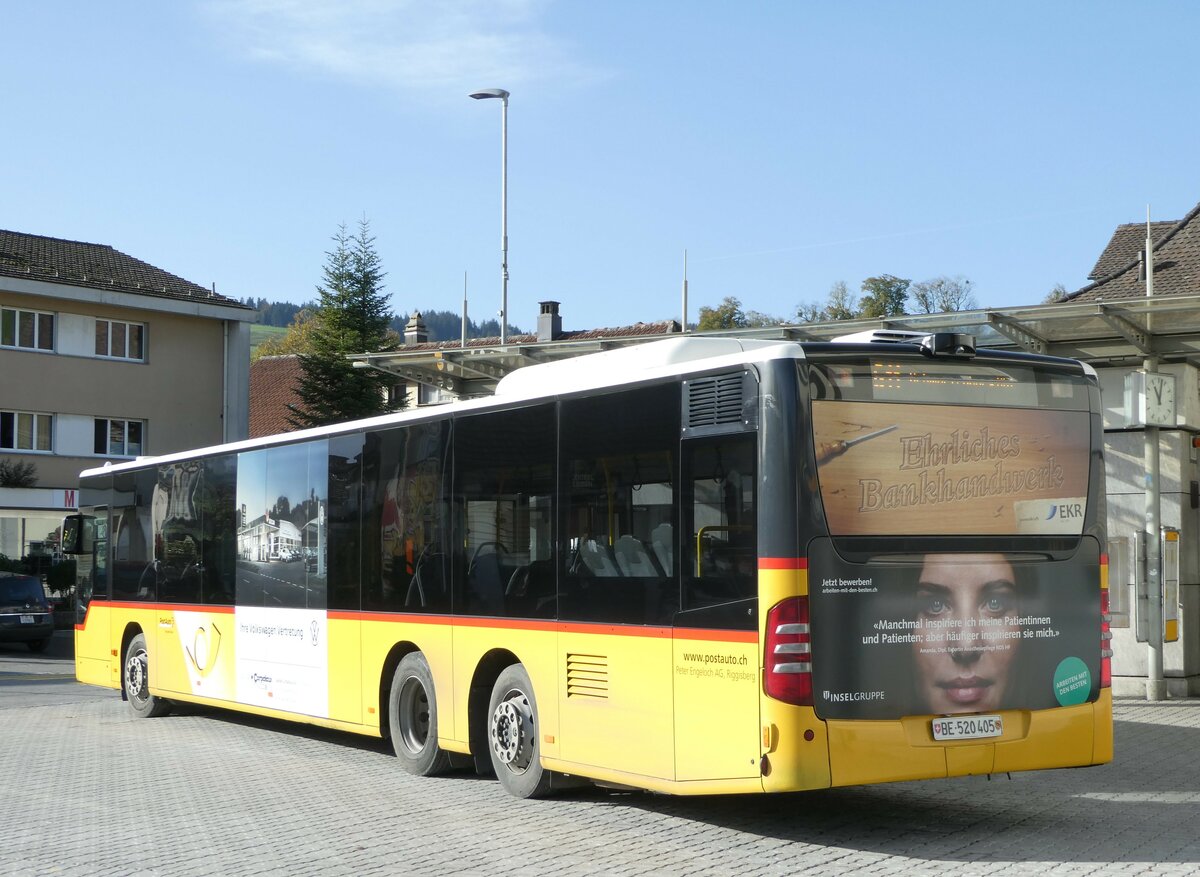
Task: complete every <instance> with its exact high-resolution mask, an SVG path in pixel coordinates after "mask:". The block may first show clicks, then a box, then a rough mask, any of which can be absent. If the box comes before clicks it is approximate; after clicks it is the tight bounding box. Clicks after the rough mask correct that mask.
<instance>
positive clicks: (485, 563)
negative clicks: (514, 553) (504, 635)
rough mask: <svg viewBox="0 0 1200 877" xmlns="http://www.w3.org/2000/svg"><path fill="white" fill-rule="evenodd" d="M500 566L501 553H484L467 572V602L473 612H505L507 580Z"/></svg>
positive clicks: (500, 613) (494, 613)
mask: <svg viewBox="0 0 1200 877" xmlns="http://www.w3.org/2000/svg"><path fill="white" fill-rule="evenodd" d="M503 573H504V571H503V570H502V569H501V567H500V555H499V554H497V553H496V552H494V551H493V552H491V553H489V554H483V555H481V556H479V557H477V558H476V559H475V562H474V563H472V564H471V569H470V570H469V572H468V573H467V602H468V605H469V606H470V609H471V611H472V612H481V613H483V614H484V615H503V614H504V588H505V585H506V584H507V582H506V581H505V578H504V574H503Z"/></svg>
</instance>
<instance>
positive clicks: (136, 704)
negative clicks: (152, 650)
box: [121, 633, 171, 719]
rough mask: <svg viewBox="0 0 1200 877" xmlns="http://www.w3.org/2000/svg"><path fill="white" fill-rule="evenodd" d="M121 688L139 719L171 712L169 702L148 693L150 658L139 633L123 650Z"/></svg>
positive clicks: (144, 641)
mask: <svg viewBox="0 0 1200 877" xmlns="http://www.w3.org/2000/svg"><path fill="white" fill-rule="evenodd" d="M121 687H122V689H123V690H124V692H125V699H126V700H128V701H129V706H130V708H132V709H133V714H134V715H135V716H137V717H138V718H139V719H153V718H157V717H158V716H165V715H166V714H167V713H169V712H170V711H171V702H170V701H169V700H166V699H165V698H161V697H157V696H156V695H153V694H151V693H150V657H149V653H148V652H147V651H146V637H145V635H144V634H140V633H139V634H138V635H137V636H135V637H134V638H133V639H131V640H130V641H129V647H128V648H127V649H125V663H124V665H123V667H122V670H121Z"/></svg>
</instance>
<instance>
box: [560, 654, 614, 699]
mask: <svg viewBox="0 0 1200 877" xmlns="http://www.w3.org/2000/svg"><path fill="white" fill-rule="evenodd" d="M567 697H595V698H602V699H607V698H608V658H607V657H606V656H603V655H574V654H571V653H570V652H568V653H567Z"/></svg>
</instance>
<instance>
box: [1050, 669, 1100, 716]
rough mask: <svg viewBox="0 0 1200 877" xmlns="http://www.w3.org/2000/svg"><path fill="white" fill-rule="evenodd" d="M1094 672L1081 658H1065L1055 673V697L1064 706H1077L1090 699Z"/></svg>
mask: <svg viewBox="0 0 1200 877" xmlns="http://www.w3.org/2000/svg"><path fill="white" fill-rule="evenodd" d="M1091 690H1092V672H1091V671H1090V670H1088V666H1087V664H1085V663H1083V661H1081V660H1080V659H1079V658H1064V659H1063V660H1062V661H1060V662H1059V665H1058V667H1057V669H1055V671H1054V696H1055V698H1057V699H1058V702H1059V703H1060V704H1061V705H1062V706H1075V705H1076V704H1080V703H1084V702H1085V701H1087V699H1088V693H1089V692H1091Z"/></svg>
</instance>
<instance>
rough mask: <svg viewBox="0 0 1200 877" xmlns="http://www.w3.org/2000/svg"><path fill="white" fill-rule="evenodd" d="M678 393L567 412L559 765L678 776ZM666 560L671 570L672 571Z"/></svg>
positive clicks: (629, 395) (601, 400)
mask: <svg viewBox="0 0 1200 877" xmlns="http://www.w3.org/2000/svg"><path fill="white" fill-rule="evenodd" d="M678 412H679V385H678V384H671V385H665V386H656V387H649V388H642V389H636V390H629V391H625V392H621V393H614V394H611V395H607V396H600V397H589V398H587V399H579V400H569V401H565V402H564V403H563V405H562V418H561V433H560V435H561V439H560V440H561V442H562V445H561V456H562V461H563V471H562V473H561V474H560V479H561V483H562V484H563V488H562V490H561V496H562V497H563V506H564V508H563V517H562V519H563V521H564V524H563V528H564V529H563V538H562V539H561V540H560V541H561V542H562V543H563V544H564V547H565V548H566V551H565V555H566V557H565V558H564V562H563V564H562V578H561V580H560V587H559V618H560V619H561V621H562V623H561V624H560V627H559V631H560V632H559V641H558V650H559V668H560V670H559V672H560V673H561V674H563V675H561V676H560V682H559V708H560V717H561V729H562V743H561V757H562V758H563V759H564V760H567V761H573V762H576V763H579V764H590V765H601V766H604V767H606V768H611V769H613V770H617V771H621V772H625V773H631V774H637V775H640V776H646V777H656V778H661V779H671V778H673V777H674V753H673V745H672V741H673V737H674V730H673V721H674V719H673V708H672V699H671V686H672V682H673V674H672V669H671V628H670V623H671V618H672V617H673V615H674V613H675V611H676V609H677V608H678V605H679V585H678V578H677V577H676V576H675V575H674V574H673V572H672V570H671V561H670V558H669V557H666V558H664V557H663V556H661V555H660V553H659V549H660V548H661V547H662V546H664V545H667V544H669V543H670V542H671V537H670V536H669V535H664V534H669V533H671V532H673V530H674V529H675V515H676V507H677V500H676V488H677V485H678V478H677V475H676V471H677V469H676V467H677V462H678V455H677V453H676V451H675V449H676V448H678V446H679V426H678V423H679V419H678V418H679V414H678ZM664 559H665V560H666V562H667V565H666V566H665V567H664V563H663V561H664Z"/></svg>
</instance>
